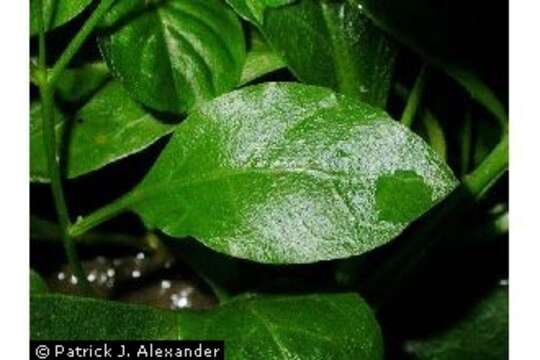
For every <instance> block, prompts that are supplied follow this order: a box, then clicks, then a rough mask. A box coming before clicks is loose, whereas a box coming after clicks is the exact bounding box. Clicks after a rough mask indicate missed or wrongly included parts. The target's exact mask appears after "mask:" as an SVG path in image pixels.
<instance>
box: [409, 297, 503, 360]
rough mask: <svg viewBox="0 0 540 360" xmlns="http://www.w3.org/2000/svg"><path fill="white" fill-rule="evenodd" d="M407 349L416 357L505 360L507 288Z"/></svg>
mask: <svg viewBox="0 0 540 360" xmlns="http://www.w3.org/2000/svg"><path fill="white" fill-rule="evenodd" d="M407 350H408V352H410V353H412V354H414V355H415V357H416V358H417V359H419V360H424V359H425V360H432V359H433V360H434V359H437V360H503V359H508V289H507V287H499V288H497V289H496V290H494V291H492V292H491V293H490V294H489V296H486V297H485V298H484V299H482V300H481V301H480V302H479V303H478V304H476V305H475V306H474V307H473V308H472V309H471V310H470V311H469V312H468V313H467V314H466V315H465V316H464V317H463V318H462V319H460V320H459V321H458V322H457V323H456V324H454V325H453V326H451V327H448V328H447V329H445V330H442V331H440V332H439V333H437V334H435V335H433V336H431V337H429V338H426V339H422V340H415V341H410V342H408V344H407Z"/></svg>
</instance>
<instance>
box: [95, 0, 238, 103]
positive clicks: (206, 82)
mask: <svg viewBox="0 0 540 360" xmlns="http://www.w3.org/2000/svg"><path fill="white" fill-rule="evenodd" d="M127 3H134V4H143V5H144V4H146V3H148V2H145V1H144V0H136V1H134V2H133V1H130V2H126V1H121V2H120V3H119V4H118V5H117V6H122V5H123V4H127ZM132 6H133V5H132ZM113 13H114V9H113ZM113 29H114V30H110V31H109V34H108V35H107V36H104V37H103V38H102V39H101V41H100V45H101V49H102V53H103V56H104V58H105V60H106V62H107V64H108V66H109V68H110V69H111V72H112V74H113V76H115V77H116V78H118V79H119V80H120V81H121V82H122V83H123V84H124V86H125V87H126V89H127V90H128V92H129V94H130V95H131V96H133V97H134V98H136V99H137V100H139V101H141V102H142V103H144V104H145V105H147V106H149V107H151V108H154V109H156V110H159V111H166V112H173V113H182V112H185V111H187V110H189V109H190V108H191V107H192V106H194V105H196V104H198V103H200V102H204V101H206V100H209V99H212V98H214V97H216V96H218V95H220V94H222V93H224V92H227V91H228V90H231V89H232V88H234V87H235V86H236V85H237V83H238V81H239V80H240V75H241V71H242V66H243V63H244V57H245V40H244V34H243V30H242V27H241V25H240V22H239V21H238V18H237V17H236V15H235V14H234V13H233V12H232V11H230V10H229V9H228V8H227V7H226V6H225V5H224V4H223V3H222V2H221V1H220V0H205V1H192V0H167V1H161V2H151V3H149V5H148V6H147V7H146V8H143V9H139V10H138V11H136V13H135V14H133V13H128V15H127V18H124V19H122V20H121V21H120V24H118V23H117V24H116V25H114V26H113Z"/></svg>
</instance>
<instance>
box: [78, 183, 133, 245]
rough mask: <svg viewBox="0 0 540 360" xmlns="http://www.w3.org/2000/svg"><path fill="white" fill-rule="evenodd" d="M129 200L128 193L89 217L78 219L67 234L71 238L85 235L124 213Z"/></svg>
mask: <svg viewBox="0 0 540 360" xmlns="http://www.w3.org/2000/svg"><path fill="white" fill-rule="evenodd" d="M131 200H132V199H131V193H128V194H126V195H125V196H123V197H121V198H120V199H118V200H116V201H114V202H112V203H110V204H108V205H106V206H104V207H102V208H101V209H98V210H96V211H94V212H93V213H91V214H90V215H88V216H86V217H84V218H79V219H78V220H77V222H76V223H75V224H73V225H71V227H70V228H69V234H70V235H71V236H73V237H77V236H80V235H82V234H84V233H86V232H87V231H89V230H91V229H93V228H95V227H96V226H98V225H100V224H102V223H104V222H105V221H107V220H109V219H111V218H113V217H115V216H116V215H118V214H120V213H122V212H124V211H125V210H126V209H127V207H128V203H131Z"/></svg>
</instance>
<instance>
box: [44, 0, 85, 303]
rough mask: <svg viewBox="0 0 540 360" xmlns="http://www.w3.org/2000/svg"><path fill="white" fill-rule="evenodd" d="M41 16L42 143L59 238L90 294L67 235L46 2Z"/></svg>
mask: <svg viewBox="0 0 540 360" xmlns="http://www.w3.org/2000/svg"><path fill="white" fill-rule="evenodd" d="M38 8H39V10H38V11H39V13H38V21H39V29H40V31H39V60H38V63H39V73H40V76H39V84H40V85H39V90H40V95H41V101H42V117H43V143H44V149H45V154H46V157H47V167H48V172H49V178H50V179H51V189H52V194H53V199H54V205H55V208H56V213H57V216H58V222H59V224H60V235H61V237H62V241H63V243H64V248H65V251H66V256H67V260H68V263H69V266H70V268H71V269H72V271H73V273H74V274H75V276H77V278H78V279H79V281H80V283H81V288H82V289H83V291H85V292H88V290H89V289H90V285H89V283H88V281H87V279H86V276H85V273H84V270H83V268H82V265H81V262H80V260H79V257H78V255H77V249H76V248H75V242H74V240H73V238H71V237H70V236H69V234H68V232H67V229H68V228H69V226H70V221H69V213H68V210H67V206H66V200H65V196H64V191H63V188H62V177H61V172H60V157H59V154H58V147H57V146H56V130H55V121H54V110H53V109H54V93H53V91H51V88H50V87H49V83H48V81H47V76H46V74H47V61H46V57H47V47H46V43H45V27H44V21H43V1H42V0H39V3H38Z"/></svg>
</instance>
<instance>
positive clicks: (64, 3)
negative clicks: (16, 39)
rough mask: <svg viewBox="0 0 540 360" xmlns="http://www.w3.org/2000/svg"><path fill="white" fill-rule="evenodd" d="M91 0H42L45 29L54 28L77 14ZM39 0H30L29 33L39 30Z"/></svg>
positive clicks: (32, 33) (35, 32)
mask: <svg viewBox="0 0 540 360" xmlns="http://www.w3.org/2000/svg"><path fill="white" fill-rule="evenodd" d="M91 3H92V0H43V17H44V23H45V24H44V25H45V30H51V29H54V28H56V27H58V26H60V25H63V24H65V23H67V22H68V21H69V20H71V19H73V18H74V17H75V16H77V15H79V14H80V13H81V12H82V11H83V10H84V9H85V8H86V7H87V6H88V5H90V4H91ZM38 5H39V1H38V0H30V35H36V34H37V33H38V32H39V21H38V17H37V15H38V12H39V7H38Z"/></svg>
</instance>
